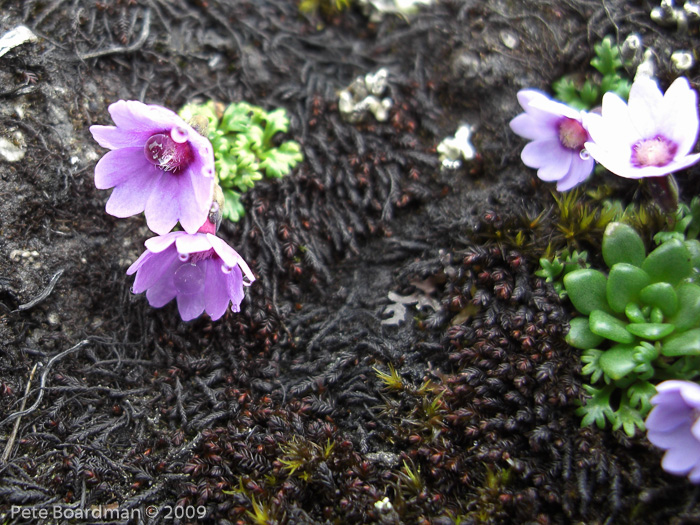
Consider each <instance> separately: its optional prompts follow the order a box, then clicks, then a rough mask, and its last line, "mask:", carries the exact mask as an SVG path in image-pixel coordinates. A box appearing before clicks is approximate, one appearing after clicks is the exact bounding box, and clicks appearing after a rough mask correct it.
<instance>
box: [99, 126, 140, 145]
mask: <svg viewBox="0 0 700 525" xmlns="http://www.w3.org/2000/svg"><path fill="white" fill-rule="evenodd" d="M90 133H92V138H94V139H95V141H96V142H97V143H98V144H99V145H100V146H102V147H103V148H107V149H120V148H136V147H140V148H141V149H142V150H143V146H144V144H145V143H146V139H147V138H148V137H149V136H150V135H146V134H145V133H143V132H141V133H139V132H134V131H129V130H124V129H121V128H118V127H116V126H99V125H95V126H90Z"/></svg>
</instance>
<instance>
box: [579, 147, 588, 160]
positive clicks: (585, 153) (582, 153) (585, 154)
mask: <svg viewBox="0 0 700 525" xmlns="http://www.w3.org/2000/svg"><path fill="white" fill-rule="evenodd" d="M578 156H579V157H581V159H582V160H588V159H590V158H591V154H590V153H588V151H586V150H585V149H582V150H581V151H579V153H578Z"/></svg>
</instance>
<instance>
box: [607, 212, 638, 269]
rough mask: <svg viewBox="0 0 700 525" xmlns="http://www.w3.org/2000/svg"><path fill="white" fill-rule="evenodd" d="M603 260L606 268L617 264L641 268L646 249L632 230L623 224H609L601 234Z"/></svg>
mask: <svg viewBox="0 0 700 525" xmlns="http://www.w3.org/2000/svg"><path fill="white" fill-rule="evenodd" d="M602 250H603V259H604V260H605V264H607V265H608V268H612V267H613V265H615V264H617V263H627V264H631V265H632V266H641V265H642V263H643V262H644V257H645V255H646V249H645V248H644V241H642V238H641V237H640V236H639V234H638V233H637V232H636V231H635V229H634V228H632V227H631V226H628V225H627V224H625V223H623V222H611V223H610V224H608V226H607V227H606V228H605V233H604V234H603V248H602Z"/></svg>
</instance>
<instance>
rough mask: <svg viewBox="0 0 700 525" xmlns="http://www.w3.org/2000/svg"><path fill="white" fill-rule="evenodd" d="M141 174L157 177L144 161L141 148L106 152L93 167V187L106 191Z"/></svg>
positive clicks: (150, 165)
mask: <svg viewBox="0 0 700 525" xmlns="http://www.w3.org/2000/svg"><path fill="white" fill-rule="evenodd" d="M143 173H151V174H152V175H157V173H158V172H157V168H156V167H155V166H153V164H151V163H150V162H148V160H147V159H146V157H145V155H144V154H143V148H142V147H141V148H122V149H118V150H114V151H108V152H107V153H106V154H105V156H104V157H102V158H101V159H100V161H99V162H98V163H97V165H96V166H95V187H97V189H100V190H106V189H109V188H113V187H114V186H118V185H119V184H121V183H123V182H124V181H126V179H128V178H131V177H133V176H134V175H135V174H136V175H137V176H139V175H142V174H143Z"/></svg>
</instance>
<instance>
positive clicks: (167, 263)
mask: <svg viewBox="0 0 700 525" xmlns="http://www.w3.org/2000/svg"><path fill="white" fill-rule="evenodd" d="M151 255H152V257H150V258H149V259H148V260H147V261H146V262H145V263H144V264H143V265H142V266H141V268H139V270H138V272H136V278H135V279H134V286H133V292H134V293H141V292H145V291H146V290H148V289H149V288H150V287H152V286H153V285H154V284H156V283H157V282H158V281H160V279H161V278H163V276H164V275H165V273H166V272H168V271H172V268H171V266H173V263H174V262H175V261H176V259H177V251H176V250H175V249H174V248H172V247H171V248H170V249H168V250H165V251H163V252H160V253H152V254H151Z"/></svg>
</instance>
